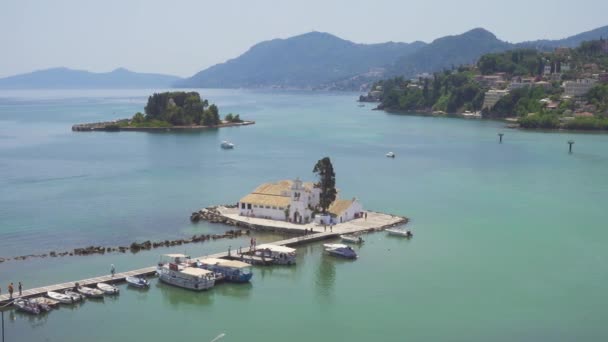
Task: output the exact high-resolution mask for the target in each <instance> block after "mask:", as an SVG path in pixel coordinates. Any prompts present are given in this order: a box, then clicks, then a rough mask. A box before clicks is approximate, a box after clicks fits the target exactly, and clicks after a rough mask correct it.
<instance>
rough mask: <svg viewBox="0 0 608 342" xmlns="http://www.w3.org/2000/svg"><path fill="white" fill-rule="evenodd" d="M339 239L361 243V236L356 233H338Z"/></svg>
mask: <svg viewBox="0 0 608 342" xmlns="http://www.w3.org/2000/svg"><path fill="white" fill-rule="evenodd" d="M340 239H342V241H344V242H348V243H363V242H364V241H363V238H362V237H360V236H356V235H340Z"/></svg>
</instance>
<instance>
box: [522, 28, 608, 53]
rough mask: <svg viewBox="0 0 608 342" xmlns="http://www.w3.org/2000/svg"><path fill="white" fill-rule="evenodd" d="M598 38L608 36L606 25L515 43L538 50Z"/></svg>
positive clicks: (566, 45)
mask: <svg viewBox="0 0 608 342" xmlns="http://www.w3.org/2000/svg"><path fill="white" fill-rule="evenodd" d="M600 38H604V39H606V38H608V26H602V27H600V28H596V29H594V30H591V31H587V32H583V33H579V34H577V35H574V36H571V37H568V38H564V39H557V40H547V39H541V40H534V41H528V42H522V43H519V44H515V45H516V46H517V47H527V48H535V49H539V50H549V49H554V48H556V47H569V48H575V47H578V46H579V45H581V43H582V42H584V41H590V40H597V39H600Z"/></svg>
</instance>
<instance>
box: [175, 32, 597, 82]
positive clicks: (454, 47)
mask: <svg viewBox="0 0 608 342" xmlns="http://www.w3.org/2000/svg"><path fill="white" fill-rule="evenodd" d="M601 37H608V26H605V27H601V28H598V29H595V30H592V31H588V32H584V33H580V34H577V35H574V36H571V37H568V38H564V39H558V40H537V41H530V42H522V43H517V44H513V43H509V42H506V41H503V40H500V39H498V38H497V37H496V36H495V35H494V34H493V33H491V32H489V31H487V30H485V29H483V28H476V29H473V30H470V31H468V32H465V33H463V34H460V35H452V36H446V37H442V38H439V39H436V40H434V41H433V42H431V43H429V44H427V43H424V42H418V41H417V42H414V43H410V44H407V43H393V42H390V43H382V44H357V43H353V42H350V41H347V40H344V39H341V38H338V37H336V36H333V35H331V34H328V33H321V32H310V33H306V34H303V35H299V36H295V37H291V38H287V39H274V40H270V41H266V42H262V43H259V44H257V45H254V46H253V47H252V48H251V49H249V51H247V52H245V53H244V54H242V55H241V56H238V57H237V58H234V59H231V60H229V61H227V62H225V63H221V64H217V65H214V66H212V67H210V68H208V69H205V70H203V71H201V72H199V73H197V74H196V75H194V76H192V77H190V78H187V79H184V80H182V81H178V82H177V83H176V86H180V87H218V88H239V87H244V88H255V87H287V88H289V87H292V88H321V89H345V90H356V89H359V88H360V87H362V86H365V85H370V84H372V83H373V82H374V81H376V80H379V79H382V78H386V77H392V76H399V75H402V76H406V77H413V76H415V75H416V74H418V73H422V72H429V73H432V72H435V71H440V70H442V69H449V68H451V67H452V66H455V67H457V66H459V65H461V64H470V63H475V62H476V61H477V59H478V58H479V57H480V56H482V55H483V54H486V53H492V52H502V51H506V50H510V49H514V48H524V47H530V48H536V49H541V50H550V49H553V48H555V47H559V46H564V47H575V46H578V45H579V44H580V43H581V42H582V41H586V40H593V39H599V38H601Z"/></svg>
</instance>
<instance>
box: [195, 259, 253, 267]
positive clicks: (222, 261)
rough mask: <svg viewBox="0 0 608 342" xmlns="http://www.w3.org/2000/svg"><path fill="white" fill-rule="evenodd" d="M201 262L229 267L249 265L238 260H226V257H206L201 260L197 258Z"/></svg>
mask: <svg viewBox="0 0 608 342" xmlns="http://www.w3.org/2000/svg"><path fill="white" fill-rule="evenodd" d="M199 261H200V262H201V263H203V264H207V265H218V266H222V267H230V268H248V267H251V265H249V264H247V263H244V262H242V261H238V260H226V259H216V258H206V259H203V260H199Z"/></svg>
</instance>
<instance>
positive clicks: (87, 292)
mask: <svg viewBox="0 0 608 342" xmlns="http://www.w3.org/2000/svg"><path fill="white" fill-rule="evenodd" d="M78 292H79V293H81V294H83V295H84V296H86V297H89V298H103V291H101V290H98V289H93V288H90V287H86V286H80V287H78Z"/></svg>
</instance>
